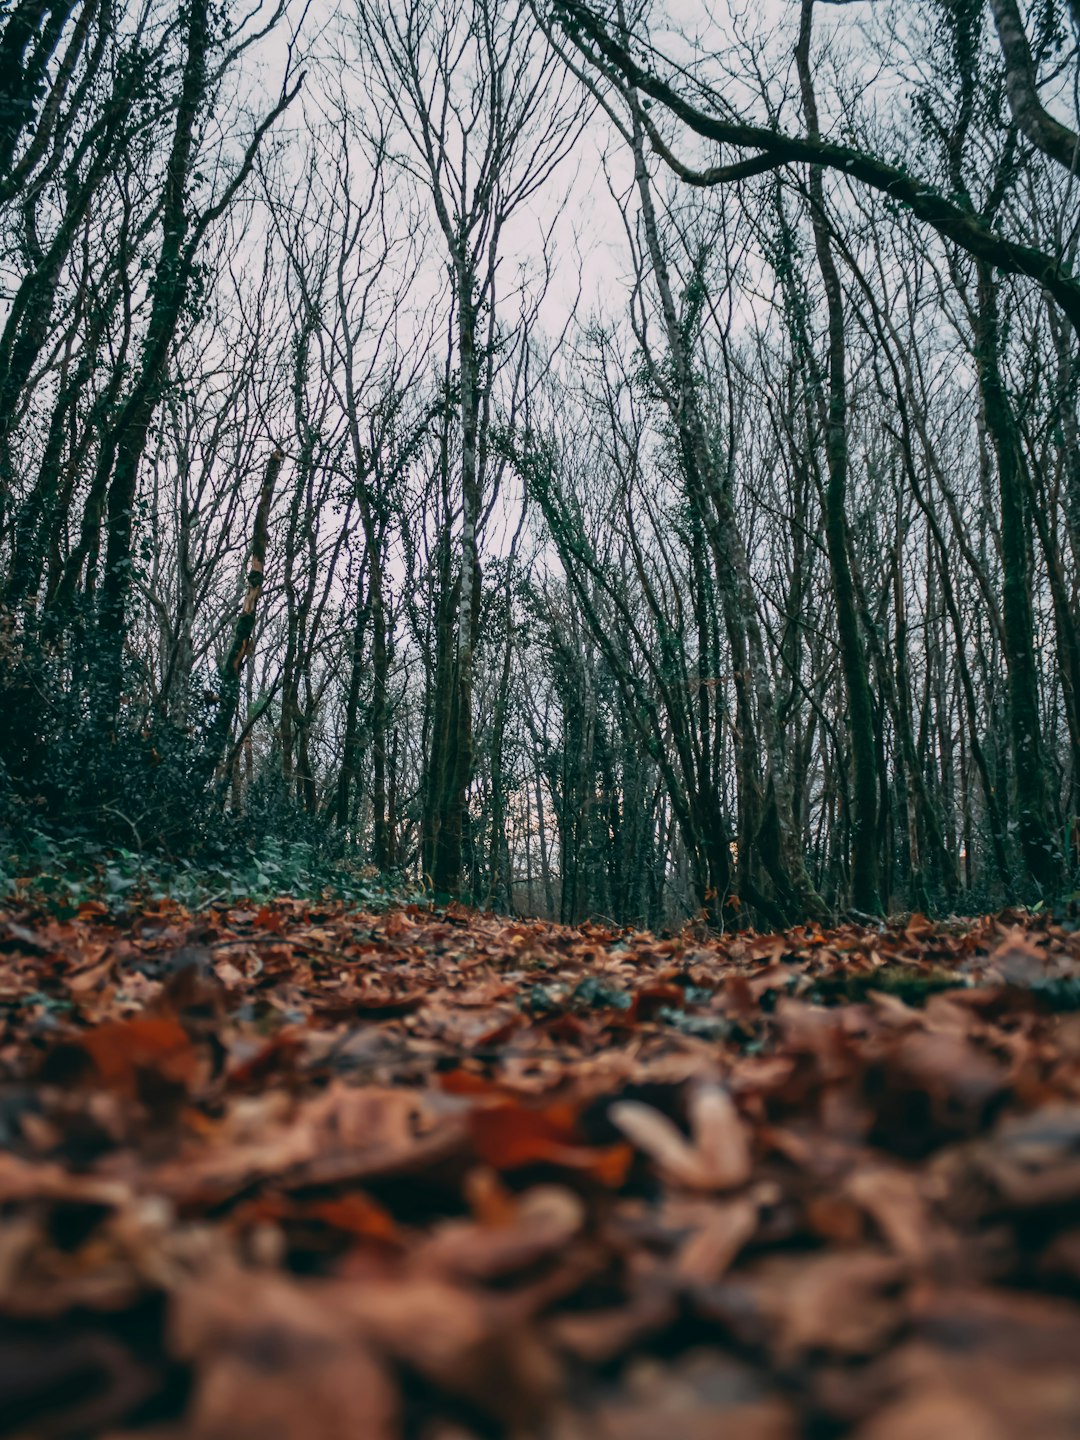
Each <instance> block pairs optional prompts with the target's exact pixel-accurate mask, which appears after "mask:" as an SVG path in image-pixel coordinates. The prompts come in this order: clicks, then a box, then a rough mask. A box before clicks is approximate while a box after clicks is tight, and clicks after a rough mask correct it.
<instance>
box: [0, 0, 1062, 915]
mask: <svg viewBox="0 0 1080 1440" xmlns="http://www.w3.org/2000/svg"><path fill="white" fill-rule="evenodd" d="M1078 27H1080V11H1078V10H1077V7H1076V5H1075V3H1074V0H1069V3H1068V5H1063V4H1062V3H1060V0H1037V3H1032V4H1030V5H1024V4H1022V3H1021V0H927V3H925V4H918V5H905V4H900V3H895V0H850V3H839V4H838V3H827V0H819V3H818V4H816V5H815V3H814V0H799V3H794V0H792V3H784V4H777V5H776V6H773V7H769V6H766V7H763V8H762V10H761V13H760V14H758V13H757V11H756V9H755V8H754V7H751V8H749V9H745V10H743V9H740V8H739V7H737V6H735V7H733V8H732V9H731V11H730V13H728V11H727V9H726V8H725V6H724V5H722V4H718V5H716V6H712V5H706V4H700V3H689V0H687V3H680V4H674V3H673V4H672V5H671V6H670V7H669V9H667V10H665V9H663V8H662V7H659V6H652V7H650V6H649V5H641V4H638V5H636V6H635V5H633V4H628V3H622V0H619V3H616V4H615V5H614V6H612V5H611V4H605V5H595V4H593V5H590V4H587V3H584V0H582V3H578V0H557V3H554V4H552V5H550V6H549V5H545V4H540V3H539V0H532V3H530V0H520V3H518V0H499V3H496V0H463V3H460V4H459V3H456V0H455V3H453V4H450V3H444V0H343V3H342V4H341V5H339V6H325V5H324V6H322V8H319V7H317V6H316V5H315V4H310V5H308V6H306V7H304V8H303V10H302V11H301V10H300V9H298V8H297V7H296V5H295V4H290V3H289V0H280V3H279V0H263V3H259V4H256V5H255V6H254V7H253V8H252V9H250V10H248V9H244V8H242V7H235V6H232V5H229V4H221V5H217V4H211V3H210V0H184V3H182V4H172V3H169V0H154V3H149V0H13V3H12V4H11V5H10V6H9V7H7V11H6V14H5V17H4V20H3V32H2V37H0V56H2V59H0V75H2V76H3V79H2V81H0V84H2V86H3V93H2V95H0V257H2V259H0V263H2V280H0V294H2V301H0V303H2V310H0V314H2V330H0V714H2V716H3V720H2V723H0V803H2V806H3V812H4V817H5V818H4V825H5V829H6V832H8V833H9V836H10V844H11V845H12V846H14V847H15V850H16V851H18V850H19V847H20V845H22V846H23V848H25V837H26V836H27V835H31V836H37V835H41V834H45V835H49V836H53V837H60V839H62V840H65V841H66V840H70V839H71V838H72V837H80V838H82V839H86V840H88V841H89V842H92V843H93V844H95V845H97V846H99V847H104V848H105V849H106V850H108V848H109V847H123V848H124V849H125V850H126V851H129V852H138V853H140V854H142V853H150V852H152V853H156V854H159V855H162V856H165V857H167V858H176V857H194V858H195V859H196V860H197V859H198V858H199V857H204V858H205V857H211V858H213V857H218V858H219V859H220V857H222V856H229V855H237V854H241V853H248V852H250V851H252V850H253V849H254V850H257V849H258V848H259V847H260V846H263V847H265V846H267V845H270V844H277V845H278V846H279V847H285V849H286V850H289V849H290V848H293V853H295V854H297V855H299V854H305V855H308V856H322V857H329V858H331V859H332V860H333V861H334V862H335V863H337V864H342V865H345V866H348V867H352V868H353V869H354V870H355V871H363V872H364V873H370V874H372V875H377V876H379V877H387V878H388V879H389V880H390V881H391V882H392V883H396V884H399V885H405V886H406V887H408V888H409V889H410V891H411V892H413V893H417V892H420V891H426V892H428V893H431V894H434V895H435V896H439V897H442V898H444V899H445V898H460V899H463V900H466V901H468V902H471V903H474V904H476V905H479V906H481V907H486V908H492V909H494V910H496V911H500V912H517V913H523V914H529V915H535V916H538V917H542V918H547V919H554V920H559V921H563V922H578V921H581V920H583V919H585V918H587V917H590V916H593V917H603V918H606V919H608V920H609V921H612V922H616V923H620V924H623V923H634V924H638V925H643V926H653V927H664V926H676V927H677V926H678V925H679V924H681V923H683V921H685V920H687V919H689V918H693V917H703V918H705V919H706V920H707V922H708V923H710V924H711V925H713V926H715V927H717V928H721V929H722V928H731V927H732V926H739V925H743V924H746V923H752V924H758V925H760V926H766V927H769V926H771V927H776V926H782V925H787V924H791V923H793V922H795V921H799V920H811V921H822V920H825V919H826V918H827V917H829V916H835V915H838V914H847V915H853V916H856V917H858V916H862V917H867V916H876V915H880V914H884V913H902V912H912V911H925V912H927V913H939V914H946V913H950V912H954V913H968V914H971V913H977V912H979V911H981V910H986V909H988V908H990V907H992V906H994V905H998V904H1001V903H1004V902H1006V901H1016V902H1025V903H1032V904H1034V903H1037V902H1039V901H1043V902H1047V903H1050V902H1052V901H1054V900H1055V899H1061V898H1063V897H1065V896H1067V895H1069V894H1070V893H1071V892H1072V890H1073V888H1074V886H1075V876H1076V871H1077V866H1078V863H1080V821H1078V816H1080V620H1078V614H1077V576H1078V561H1080V436H1078V424H1080V412H1078V393H1080V391H1078V387H1080V364H1078V356H1077V329H1078V326H1080V281H1078V280H1077V279H1076V278H1075V264H1076V250H1077V243H1078V238H1080V207H1078V205H1077V197H1076V184H1077V178H1076V170H1077V144H1078V140H1077V131H1078V124H1080V122H1078V119H1077V96H1078V85H1080V70H1078V66H1077V37H1078V33H1080V30H1078Z"/></svg>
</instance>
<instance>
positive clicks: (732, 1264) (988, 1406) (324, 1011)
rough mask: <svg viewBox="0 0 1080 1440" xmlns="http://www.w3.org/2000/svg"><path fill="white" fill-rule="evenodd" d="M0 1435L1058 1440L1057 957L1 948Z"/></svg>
mask: <svg viewBox="0 0 1080 1440" xmlns="http://www.w3.org/2000/svg"><path fill="white" fill-rule="evenodd" d="M0 1147H2V1148H0V1429H2V1430H3V1433H5V1434H21V1435H24V1436H33V1437H36V1440H49V1437H59V1436H76V1435H111V1436H120V1435H135V1434H139V1435H146V1436H151V1435H152V1436H156V1437H179V1436H185V1437H187V1436H191V1437H196V1440H244V1437H249V1436H250V1437H252V1440H255V1437H258V1440H277V1437H281V1440H320V1437H326V1440H367V1437H371V1440H383V1437H386V1440H392V1437H398V1436H416V1437H423V1440H469V1437H486V1436H500V1435H506V1436H539V1437H550V1440H587V1437H588V1440H591V1437H601V1440H603V1437H612V1440H615V1437H618V1440H637V1437H640V1440H655V1437H661V1440H697V1437H702V1440H704V1437H710V1440H711V1437H716V1436H721V1435H722V1436H724V1437H731V1440H788V1437H794V1436H815V1437H816V1436H820V1437H829V1436H844V1435H854V1436H857V1437H859V1440H928V1437H929V1440H933V1437H938V1436H944V1437H948V1440H998V1437H1010V1436H1023V1437H1025V1440H1033V1437H1036V1436H1037V1437H1039V1440H1055V1437H1066V1436H1068V1437H1075V1436H1077V1435H1078V1434H1080V1363H1078V1356H1080V935H1073V934H1072V933H1070V930H1069V927H1067V926H1066V927H1062V926H1060V925H1055V924H1053V923H1050V922H1048V921H1045V920H1044V921H1035V920H1031V919H1029V918H1026V917H1023V916H1019V915H1004V916H998V917H995V918H987V919H985V920H981V921H977V922H972V923H970V924H966V925H959V924H957V925H948V926H943V927H935V926H933V925H931V924H930V923H929V922H927V921H925V920H923V919H921V917H916V918H915V919H914V920H912V921H911V922H910V923H909V924H908V925H907V926H906V928H891V929H882V930H880V931H879V930H873V929H858V928H853V927H846V928H842V929H838V930H835V931H831V932H826V933H822V932H820V931H816V930H799V931H794V932H791V933H789V934H786V935H772V936H746V935H743V936H731V937H727V938H723V939H718V940H702V939H696V938H693V937H691V936H686V937H682V938H679V939H673V940H672V939H657V938H655V937H653V936H650V935H647V934H635V933H625V934H619V933H615V932H609V931H606V930H602V929H598V928H589V927H586V928H585V929H582V930H570V929H560V928H558V927H553V926H548V925H543V924H537V923H524V922H522V923H516V922H508V921H505V920H499V919H495V918H491V917H486V916H474V915H470V914H467V913H465V912H464V911H462V912H460V913H459V912H455V911H451V912H450V913H448V914H444V915H436V914H432V913H429V912H426V911H423V910H419V909H404V910H395V911H391V912H390V913H388V914H384V915H371V914H363V913H357V912H355V911H346V910H344V909H333V908H321V909H314V908H310V907H307V906H304V905H301V904H299V903H297V902H288V901H285V902H281V903H277V904H274V905H273V906H266V907H263V908H260V909H256V908H254V907H252V908H251V909H247V910H244V909H238V908H234V909H228V910H222V911H220V912H211V913H205V914H201V915H197V916H192V915H189V914H187V913H185V912H184V911H182V910H180V909H179V908H178V907H175V906H170V905H169V904H167V903H159V904H157V905H155V906H152V907H149V908H146V909H144V910H141V911H138V912H135V913H133V914H131V915H129V916H127V917H126V918H125V919H124V920H123V922H122V923H120V922H117V921H114V920H111V919H110V918H109V916H108V915H107V913H106V912H105V910H104V907H103V906H95V905H88V906H84V907H83V910H82V912H81V913H80V914H79V916H78V917H77V918H76V919H74V920H72V921H69V922H60V921H57V920H51V919H48V918H46V917H45V916H44V915H42V914H40V913H36V912H34V911H32V910H27V909H24V910H8V911H6V912H0Z"/></svg>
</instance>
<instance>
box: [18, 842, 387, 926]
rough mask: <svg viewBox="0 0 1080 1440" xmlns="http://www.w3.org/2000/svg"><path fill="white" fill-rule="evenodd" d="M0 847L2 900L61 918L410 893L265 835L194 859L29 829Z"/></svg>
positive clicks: (354, 901)
mask: <svg viewBox="0 0 1080 1440" xmlns="http://www.w3.org/2000/svg"><path fill="white" fill-rule="evenodd" d="M0 847H2V848H0V901H7V902H9V903H11V902H22V903H32V904H37V905H40V906H42V907H43V908H45V909H46V910H48V911H50V912H51V913H54V914H56V915H58V916H59V917H61V918H64V917H66V916H70V915H73V914H74V913H76V912H77V911H78V909H79V907H80V906H81V905H85V904H87V903H88V902H97V903H102V904H104V905H106V906H107V907H108V909H109V911H110V912H111V913H114V914H117V915H121V914H123V913H125V912H126V911H128V910H130V909H133V908H135V907H136V906H138V905H145V904H147V903H152V902H154V901H156V900H162V899H170V900H174V901H176V903H177V904H179V905H182V906H184V908H185V909H188V910H204V909H208V908H210V907H212V906H215V905H236V904H243V903H257V904H263V903H267V902H269V901H271V900H275V899H278V898H280V897H281V896H289V897H290V898H292V899H298V900H318V901H340V902H342V903H344V904H347V905H355V906H357V907H362V908H364V909H376V910H377V909H385V908H386V907H387V906H389V905H392V904H396V903H401V902H403V901H407V900H410V899H414V898H415V897H414V896H413V895H411V894H407V893H406V890H405V887H404V886H403V885H402V884H401V883H400V882H396V881H395V880H394V879H393V878H388V877H382V876H379V875H377V874H375V873H374V872H373V871H372V870H371V868H370V867H369V866H366V865H362V864H361V863H360V862H359V861H355V860H352V859H350V858H348V857H343V856H341V855H336V856H334V855H327V854H323V853H320V851H319V850H318V848H317V847H316V846H314V845H312V844H309V843H305V842H303V841H294V840H290V841H283V840H278V839H274V838H270V839H267V840H265V841H263V842H261V843H260V844H259V845H258V846H257V847H256V846H252V847H244V848H240V849H238V850H236V851H235V852H234V853H228V854H220V855H212V854H209V855H200V856H197V857H174V856H168V855H162V854H155V853H153V852H147V851H136V850H134V849H127V848H125V847H123V846H115V845H112V846H108V847H103V846H101V845H99V844H95V843H94V842H93V841H92V840H89V839H86V838H83V837H79V836H75V837H69V838H57V837H54V836H51V835H45V834H33V833H32V834H29V835H21V836H19V837H18V839H11V838H8V839H6V840H0Z"/></svg>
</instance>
